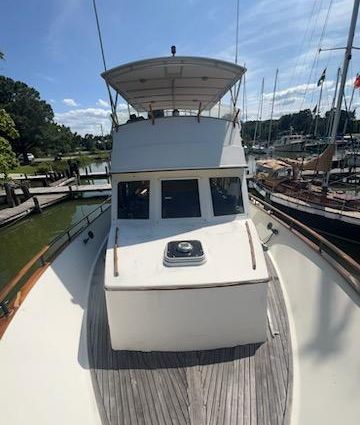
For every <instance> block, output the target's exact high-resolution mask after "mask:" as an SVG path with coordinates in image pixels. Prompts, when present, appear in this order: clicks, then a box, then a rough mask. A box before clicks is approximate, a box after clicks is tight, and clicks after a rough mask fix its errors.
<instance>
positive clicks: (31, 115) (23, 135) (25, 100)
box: [0, 76, 111, 161]
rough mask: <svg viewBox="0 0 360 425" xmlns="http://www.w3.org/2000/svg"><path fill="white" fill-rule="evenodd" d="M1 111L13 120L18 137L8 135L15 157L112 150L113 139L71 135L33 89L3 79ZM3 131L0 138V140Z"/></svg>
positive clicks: (0, 84)
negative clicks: (29, 153) (83, 150)
mask: <svg viewBox="0 0 360 425" xmlns="http://www.w3.org/2000/svg"><path fill="white" fill-rule="evenodd" d="M0 110H3V111H4V112H3V114H4V113H6V114H8V116H9V117H10V118H11V120H12V121H13V124H14V128H15V129H16V132H17V134H16V135H15V134H14V133H13V134H12V135H9V134H8V135H7V136H6V135H5V134H4V131H3V133H2V137H3V138H7V139H8V141H9V143H10V145H11V148H12V150H13V151H14V152H15V154H16V155H18V154H22V155H23V156H24V158H25V161H26V155H27V153H28V152H31V153H32V154H34V155H35V156H36V157H39V156H48V155H55V156H56V155H58V154H66V153H69V152H73V151H75V150H77V149H85V150H90V151H93V150H96V149H111V136H110V135H106V136H94V135H92V134H86V135H85V136H81V135H80V134H78V133H76V132H73V131H71V129H70V128H69V127H66V126H64V125H61V124H58V123H56V122H55V121H54V112H53V109H52V107H51V105H50V104H48V103H47V102H46V101H45V100H43V99H41V97H40V93H39V92H38V91H37V90H36V89H34V88H33V87H30V86H28V85H27V84H25V83H23V82H21V81H15V80H13V79H11V78H9V77H5V76H0ZM1 131H2V130H1V128H0V136H1Z"/></svg>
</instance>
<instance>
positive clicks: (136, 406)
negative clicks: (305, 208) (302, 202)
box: [87, 255, 292, 425]
mask: <svg viewBox="0 0 360 425" xmlns="http://www.w3.org/2000/svg"><path fill="white" fill-rule="evenodd" d="M267 260H268V267H269V272H270V275H271V281H270V283H269V293H268V294H269V295H268V330H267V341H266V342H265V343H262V344H248V345H243V346H237V347H233V348H224V349H216V350H206V351H190V352H148V353H144V352H136V351H114V350H112V348H111V345H110V335H109V329H108V321H107V312H106V304H105V294H104V289H103V288H104V258H103V255H100V257H99V258H98V261H97V264H96V266H95V270H94V274H93V277H92V283H91V287H90V294H89V304H88V311H87V337H88V356H89V365H90V368H91V374H92V381H93V386H94V391H95V396H96V399H97V404H98V408H99V412H100V416H101V418H102V423H103V425H130V424H131V425H134V424H137V425H169V424H172V425H240V424H241V425H264V424H269V425H275V424H277V425H280V424H282V425H283V424H286V423H287V422H286V421H287V418H288V416H289V414H290V406H291V394H292V356H291V347H290V334H289V325H288V319H287V313H286V307H285V303H284V299H283V296H282V291H281V287H280V283H279V280H278V278H277V275H276V273H275V270H274V268H273V267H272V265H271V263H270V260H269V258H268V259H267Z"/></svg>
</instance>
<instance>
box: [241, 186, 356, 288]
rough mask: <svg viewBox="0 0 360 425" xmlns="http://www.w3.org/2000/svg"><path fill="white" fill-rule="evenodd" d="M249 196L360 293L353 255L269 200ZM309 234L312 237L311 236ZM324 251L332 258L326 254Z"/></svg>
mask: <svg viewBox="0 0 360 425" xmlns="http://www.w3.org/2000/svg"><path fill="white" fill-rule="evenodd" d="M249 197H250V199H252V200H253V201H255V202H257V203H258V204H260V205H261V206H262V207H263V209H264V211H265V212H271V217H274V218H275V219H276V220H278V221H279V222H280V223H282V224H283V225H284V226H286V227H287V228H288V229H289V230H290V231H291V232H293V233H294V234H296V235H297V236H298V237H300V238H301V239H302V240H304V241H305V242H306V243H307V244H308V245H311V246H312V248H313V249H315V250H316V251H317V252H318V253H319V254H320V255H321V256H322V257H323V258H325V259H326V260H327V261H328V262H329V263H330V264H332V266H333V267H335V268H336V270H337V271H338V272H339V273H340V274H341V275H342V276H343V277H344V278H345V279H346V280H347V281H348V282H349V283H350V285H351V287H352V288H353V289H354V290H355V291H356V292H357V293H358V294H360V264H358V263H357V262H356V261H355V260H354V259H353V258H352V257H350V256H349V255H348V254H346V253H345V252H343V251H342V250H341V249H340V248H338V247H337V246H335V245H334V244H332V243H331V242H330V241H328V240H327V239H326V238H324V237H323V236H321V235H320V234H319V233H317V232H316V231H315V230H312V229H311V228H309V227H307V226H306V225H305V224H303V223H301V222H300V221H298V220H296V219H295V218H293V217H291V216H289V215H288V214H286V213H284V212H282V211H281V210H279V209H278V208H276V207H274V206H273V205H271V204H269V203H268V202H266V201H264V200H262V199H260V198H258V197H257V196H255V195H252V194H251V195H249ZM309 236H310V237H311V238H309ZM324 252H325V253H326V254H327V256H328V257H330V258H328V257H327V256H324V255H323V253H324ZM330 259H331V261H330ZM350 270H352V271H353V272H351V271H350Z"/></svg>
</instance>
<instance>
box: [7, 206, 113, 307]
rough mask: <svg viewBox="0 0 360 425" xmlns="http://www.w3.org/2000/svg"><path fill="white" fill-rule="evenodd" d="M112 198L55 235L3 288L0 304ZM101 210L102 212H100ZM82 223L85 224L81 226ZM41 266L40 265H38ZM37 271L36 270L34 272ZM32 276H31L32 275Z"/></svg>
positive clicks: (73, 237) (80, 230)
mask: <svg viewBox="0 0 360 425" xmlns="http://www.w3.org/2000/svg"><path fill="white" fill-rule="evenodd" d="M109 200H110V198H107V199H106V200H105V201H104V202H102V203H101V204H100V205H99V206H98V207H97V208H95V209H94V210H92V211H91V212H90V213H89V214H87V215H86V216H84V217H83V218H82V219H81V220H79V221H77V222H76V223H75V224H73V225H72V226H70V227H69V228H67V229H66V230H65V231H64V232H63V233H61V234H60V235H58V236H57V237H55V238H54V239H53V240H52V241H51V242H50V243H49V244H48V245H46V246H44V247H43V248H42V249H41V250H40V251H39V252H38V253H37V254H36V255H35V256H34V257H33V258H31V260H29V261H28V262H27V263H26V264H25V266H24V267H22V269H21V270H20V271H19V272H17V273H16V275H15V276H14V277H12V278H11V279H10V281H9V282H8V283H7V284H6V285H5V286H4V287H3V288H2V289H1V291H0V304H2V303H4V302H6V301H9V298H10V295H11V292H12V291H13V290H14V289H15V288H16V286H17V285H18V284H19V282H20V281H21V279H23V278H24V277H25V276H26V274H27V273H28V272H29V271H30V270H31V268H32V267H34V266H35V265H36V263H38V262H39V260H40V265H39V266H40V267H41V266H44V265H46V264H47V263H49V261H51V260H52V259H53V258H55V257H56V256H57V255H58V254H59V253H60V252H61V251H62V250H63V249H64V247H65V246H66V245H67V244H68V243H70V242H71V241H72V240H73V239H75V237H76V236H78V235H79V233H81V232H82V231H83V230H84V229H85V228H86V227H87V226H89V225H90V224H91V223H93V222H94V221H95V220H96V219H97V218H98V217H99V216H100V215H101V214H102V213H103V212H104V211H105V210H106V209H108V208H109V206H110V204H109ZM106 204H108V208H106V209H104V205H106ZM99 211H100V212H99ZM97 212H99V214H97V215H96V216H95V217H94V218H90V217H91V216H93V215H94V213H97ZM80 224H83V225H81V226H80V228H78V227H79V225H80ZM76 228H78V229H77V230H76V231H75V232H73V233H72V230H74V229H76ZM59 241H61V243H60V244H59V246H57V247H56V249H55V251H54V252H51V248H53V247H54V246H55V245H56V244H57V243H58V242H59ZM37 268H39V267H37ZM34 273H36V270H35V271H34V272H33V273H32V274H34ZM30 277H31V276H30Z"/></svg>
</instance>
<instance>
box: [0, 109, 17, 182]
mask: <svg viewBox="0 0 360 425" xmlns="http://www.w3.org/2000/svg"><path fill="white" fill-rule="evenodd" d="M18 136H19V133H18V132H17V130H16V128H15V123H14V121H13V120H12V119H11V117H10V115H9V114H8V113H7V112H6V111H5V110H4V109H0V173H3V174H4V177H5V180H6V179H7V177H8V174H9V171H10V170H11V169H13V168H14V167H16V166H17V160H16V156H15V153H14V152H13V150H12V149H11V144H10V141H11V140H14V139H16V138H17V137H18Z"/></svg>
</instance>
